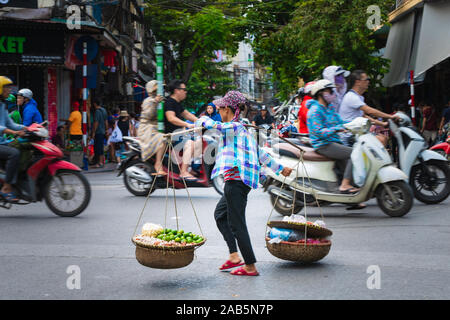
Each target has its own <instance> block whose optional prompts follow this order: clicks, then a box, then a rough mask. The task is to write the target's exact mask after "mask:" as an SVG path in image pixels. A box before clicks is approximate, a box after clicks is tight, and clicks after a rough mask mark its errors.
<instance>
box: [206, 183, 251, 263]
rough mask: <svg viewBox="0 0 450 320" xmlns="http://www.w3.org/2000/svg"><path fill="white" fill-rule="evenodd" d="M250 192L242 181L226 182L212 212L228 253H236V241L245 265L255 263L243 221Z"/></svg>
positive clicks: (244, 221)
mask: <svg viewBox="0 0 450 320" xmlns="http://www.w3.org/2000/svg"><path fill="white" fill-rule="evenodd" d="M250 190H251V188H250V187H248V186H247V185H245V184H244V183H243V182H242V181H234V180H229V181H226V182H225V188H224V195H223V196H222V198H221V199H220V201H219V203H218V204H217V206H216V210H215V212H214V218H215V219H216V224H217V227H218V228H219V231H220V233H222V236H223V238H224V240H225V242H226V243H227V246H228V249H229V251H230V253H233V252H237V246H236V241H237V245H238V246H239V250H240V251H241V254H242V257H243V258H244V261H245V264H253V263H255V262H256V258H255V254H254V253H253V248H252V244H251V242H250V235H249V234H248V230H247V224H246V220H245V208H246V206H247V196H248V193H249V192H250Z"/></svg>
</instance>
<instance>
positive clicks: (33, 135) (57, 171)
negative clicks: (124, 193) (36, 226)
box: [0, 124, 91, 217]
mask: <svg viewBox="0 0 450 320" xmlns="http://www.w3.org/2000/svg"><path fill="white" fill-rule="evenodd" d="M47 138H48V131H47V129H46V128H45V127H43V126H41V125H39V124H32V125H31V126H29V127H28V131H27V132H26V135H25V136H24V137H23V138H18V139H16V140H14V141H12V142H11V143H10V144H9V146H12V147H15V148H18V149H19V150H20V152H21V157H20V162H19V170H18V178H17V183H16V184H15V185H14V186H13V188H14V192H15V193H16V194H17V197H18V198H19V199H20V200H19V202H16V203H11V202H7V201H6V200H5V199H3V198H1V199H0V206H1V207H3V208H6V209H10V208H11V206H12V205H13V204H17V205H26V204H30V203H33V202H37V201H42V200H45V203H46V204H47V206H48V207H49V208H50V210H52V211H53V212H54V213H55V214H56V215H58V216H62V217H74V216H77V215H79V214H80V213H82V212H83V211H84V210H85V209H86V207H87V206H88V204H89V201H90V199H91V187H90V185H89V181H88V180H87V179H86V178H85V176H84V175H83V174H82V173H81V169H80V168H79V167H77V166H76V165H74V164H72V163H70V162H67V161H63V160H61V159H62V158H63V157H64V154H63V153H62V151H61V150H60V149H59V148H58V147H56V146H55V145H53V144H52V143H50V142H49V141H48V140H47ZM5 162H6V161H1V162H0V168H1V172H0V184H1V185H3V183H4V182H5V172H4V167H5Z"/></svg>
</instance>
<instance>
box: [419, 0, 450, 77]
mask: <svg viewBox="0 0 450 320" xmlns="http://www.w3.org/2000/svg"><path fill="white" fill-rule="evenodd" d="M449 57H450V2H449V1H441V2H429V3H425V7H424V9H423V21H422V30H421V32H420V39H419V46H418V49H417V60H416V63H415V73H416V75H417V76H419V75H421V74H423V73H425V72H426V71H427V70H428V69H430V68H432V67H433V66H435V65H436V64H438V63H440V62H441V61H443V60H445V59H447V58H449Z"/></svg>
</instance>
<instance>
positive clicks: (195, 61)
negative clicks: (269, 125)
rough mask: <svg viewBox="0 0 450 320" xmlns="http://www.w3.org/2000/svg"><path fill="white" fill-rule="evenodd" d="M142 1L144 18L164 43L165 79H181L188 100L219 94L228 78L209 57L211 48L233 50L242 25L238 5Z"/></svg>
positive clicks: (211, 0) (239, 38)
mask: <svg viewBox="0 0 450 320" xmlns="http://www.w3.org/2000/svg"><path fill="white" fill-rule="evenodd" d="M146 2H147V8H146V10H145V17H146V22H147V23H148V25H149V27H150V28H151V29H152V31H153V33H154V34H155V37H156V39H157V40H158V41H161V42H162V43H163V45H164V60H165V78H166V81H169V80H171V79H174V78H179V79H183V80H184V81H185V82H186V83H187V84H188V87H189V88H190V89H191V91H190V93H189V96H190V98H189V100H190V101H189V102H191V103H193V102H200V101H204V102H205V100H202V99H206V98H207V97H210V96H214V95H218V94H223V91H224V89H225V88H228V87H229V86H228V83H230V82H231V79H228V78H227V76H226V73H225V72H223V71H221V68H223V67H224V65H223V64H216V63H212V60H213V59H214V58H215V55H214V51H215V50H226V51H227V54H229V55H234V54H236V53H237V49H238V45H239V41H241V40H242V39H243V33H242V30H244V29H245V28H244V26H245V18H242V17H241V13H240V11H241V9H240V7H239V6H233V5H230V4H224V5H220V4H219V5H218V4H217V3H216V1H214V0H206V1H187V0H185V1H182V0H181V1H180V0H177V1H167V0H147V1H146ZM230 16H231V17H233V18H230ZM222 84H223V85H224V86H221V85H222ZM225 84H226V85H225ZM214 85H215V87H216V88H217V89H218V90H214V89H212V88H213V87H214Z"/></svg>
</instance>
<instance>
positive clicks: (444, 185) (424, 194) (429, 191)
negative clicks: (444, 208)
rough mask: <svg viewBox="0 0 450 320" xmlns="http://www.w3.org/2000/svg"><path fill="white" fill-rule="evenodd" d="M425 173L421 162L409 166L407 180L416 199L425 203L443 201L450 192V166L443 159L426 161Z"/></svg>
mask: <svg viewBox="0 0 450 320" xmlns="http://www.w3.org/2000/svg"><path fill="white" fill-rule="evenodd" d="M425 165H426V166H427V170H428V171H429V172H430V173H431V174H432V176H431V177H430V176H429V175H427V173H426V171H425V170H424V168H423V166H422V164H418V165H415V166H414V167H412V168H411V176H410V178H409V182H410V184H411V187H412V189H413V192H414V196H415V197H416V199H417V200H419V201H421V202H423V203H426V204H436V203H440V202H442V201H444V200H445V199H447V197H448V196H449V194H450V168H449V166H448V164H447V163H446V162H444V161H427V162H426V163H425Z"/></svg>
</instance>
